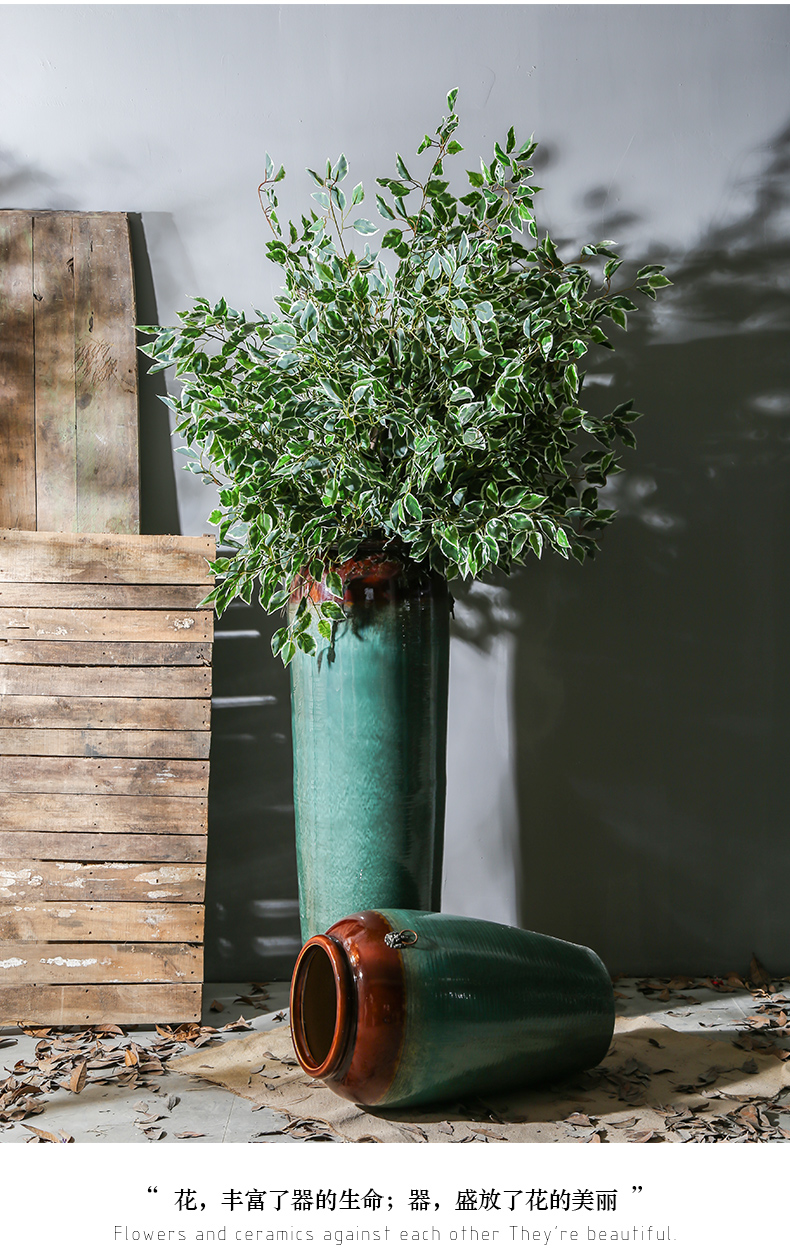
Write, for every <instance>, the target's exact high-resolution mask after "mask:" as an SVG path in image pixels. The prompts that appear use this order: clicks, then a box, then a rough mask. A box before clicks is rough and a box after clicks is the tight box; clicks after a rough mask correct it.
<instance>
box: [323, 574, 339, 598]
mask: <svg viewBox="0 0 790 1253" xmlns="http://www.w3.org/2000/svg"><path fill="white" fill-rule="evenodd" d="M324 582H325V583H326V586H327V589H328V590H329V591H330V592H331V593H332V594H333V596H342V595H343V580H342V579H341V577H340V575H339V574H338V573H337V570H328V571H327V574H326V577H325V579H324Z"/></svg>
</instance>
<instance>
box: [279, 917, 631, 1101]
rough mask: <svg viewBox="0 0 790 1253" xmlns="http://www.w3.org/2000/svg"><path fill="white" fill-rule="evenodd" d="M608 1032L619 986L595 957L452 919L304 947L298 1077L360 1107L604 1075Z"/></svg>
mask: <svg viewBox="0 0 790 1253" xmlns="http://www.w3.org/2000/svg"><path fill="white" fill-rule="evenodd" d="M388 937H389V938H388ZM393 940H394V946H393ZM399 945H400V946H399ZM613 1030H614V993H613V989H612V983H611V980H610V978H609V975H608V974H607V971H606V968H605V966H604V965H603V963H602V962H601V960H600V958H599V957H597V956H596V954H595V953H593V952H592V950H591V949H588V948H583V947H581V946H580V945H577V944H571V943H569V942H567V941H565V940H557V939H554V938H552V937H550V936H544V935H538V934H536V933H535V932H532V931H522V930H520V929H518V928H516V927H508V926H504V925H502V924H500V923H494V922H483V921H479V920H477V919H470V918H457V917H453V916H452V915H449V914H433V913H424V912H421V911H414V910H401V909H376V910H368V911H364V912H361V913H358V914H355V915H353V916H351V917H348V918H344V919H341V920H340V921H339V922H337V923H336V924H334V925H333V926H331V927H330V928H329V930H328V931H327V932H326V934H325V935H319V936H315V937H313V938H312V939H311V940H309V941H308V942H307V944H306V945H305V946H304V948H303V949H302V951H301V953H300V954H299V957H298V959H297V963H296V967H295V970H294V975H293V980H292V983H291V1032H292V1035H293V1040H294V1047H295V1049H296V1054H297V1057H298V1058H299V1061H300V1063H301V1065H302V1067H303V1068H304V1069H305V1070H306V1071H307V1073H308V1074H310V1075H311V1076H313V1077H315V1078H319V1079H322V1080H323V1081H324V1082H325V1083H326V1084H327V1085H328V1086H329V1087H330V1088H331V1089H332V1090H333V1091H334V1092H337V1093H338V1094H339V1095H341V1096H344V1097H347V1098H348V1100H351V1101H356V1102H358V1103H359V1104H362V1105H372V1106H376V1105H381V1106H389V1107H392V1106H408V1105H415V1104H422V1103H425V1102H432V1101H438V1100H448V1099H455V1098H459V1097H462V1096H469V1095H475V1094H478V1093H484V1092H492V1091H496V1090H503V1089H507V1088H511V1089H515V1088H519V1087H524V1086H528V1085H530V1084H533V1083H537V1082H540V1081H543V1080H546V1079H551V1078H556V1077H558V1076H560V1075H562V1074H571V1073H573V1072H575V1071H579V1070H584V1069H587V1068H589V1067H591V1066H595V1065H597V1064H598V1063H599V1062H600V1061H601V1059H602V1058H603V1057H604V1055H605V1054H606V1051H607V1049H608V1048H609V1044H610V1042H611V1039H612V1032H613Z"/></svg>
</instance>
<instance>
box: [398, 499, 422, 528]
mask: <svg viewBox="0 0 790 1253" xmlns="http://www.w3.org/2000/svg"><path fill="white" fill-rule="evenodd" d="M403 507H404V509H405V510H406V512H407V513H408V514H409V516H410V517H412V518H414V519H415V521H416V522H421V521H422V509H421V508H420V503H419V501H418V500H417V498H416V497H415V496H412V494H411V492H409V493H407V495H406V496H404V498H403Z"/></svg>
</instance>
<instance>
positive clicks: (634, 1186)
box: [148, 1183, 642, 1192]
mask: <svg viewBox="0 0 790 1253" xmlns="http://www.w3.org/2000/svg"><path fill="white" fill-rule="evenodd" d="M154 1190H155V1189H154ZM148 1191H149V1192H150V1191H151V1189H150V1188H149V1189H148ZM631 1191H632V1192H641V1191H642V1185H641V1183H639V1184H632V1185H631Z"/></svg>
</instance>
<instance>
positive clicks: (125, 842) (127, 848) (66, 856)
mask: <svg viewBox="0 0 790 1253" xmlns="http://www.w3.org/2000/svg"><path fill="white" fill-rule="evenodd" d="M206 843H207V840H206V836H205V835H171V834H170V833H169V832H164V833H161V834H160V833H159V832H154V833H152V832H150V831H149V832H148V833H147V834H145V835H139V834H138V833H136V832H133V833H132V834H131V835H129V834H126V833H121V834H118V832H110V833H109V834H108V833H105V832H103V831H0V858H2V857H11V858H15V859H16V860H22V859H24V858H37V859H40V860H42V861H49V860H54V861H112V860H113V859H116V860H118V861H120V860H121V859H122V860H123V861H140V862H142V861H175V862H193V861H194V862H200V863H201V864H204V863H205V860H206Z"/></svg>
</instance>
